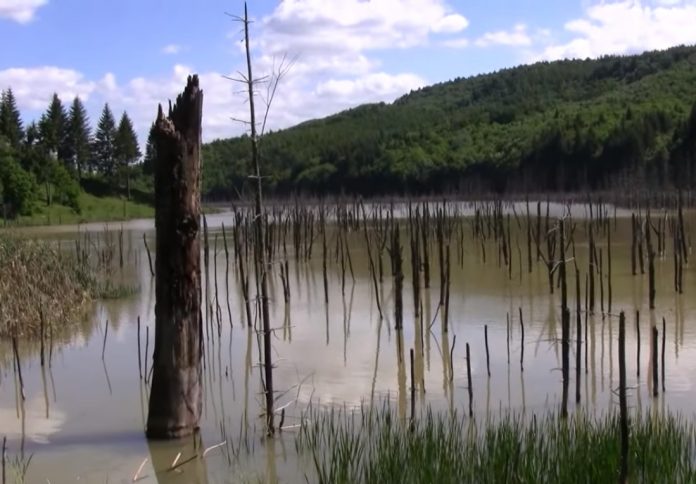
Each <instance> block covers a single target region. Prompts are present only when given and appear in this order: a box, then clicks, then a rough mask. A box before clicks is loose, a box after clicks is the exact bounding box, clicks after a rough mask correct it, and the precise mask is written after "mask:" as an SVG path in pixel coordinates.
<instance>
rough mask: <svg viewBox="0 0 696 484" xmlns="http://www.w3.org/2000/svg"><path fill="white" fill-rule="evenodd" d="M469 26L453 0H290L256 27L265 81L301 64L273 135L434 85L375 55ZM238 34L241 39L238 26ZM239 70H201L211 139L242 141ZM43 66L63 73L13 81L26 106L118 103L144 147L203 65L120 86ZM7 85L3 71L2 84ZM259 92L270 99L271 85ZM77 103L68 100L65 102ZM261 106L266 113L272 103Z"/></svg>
mask: <svg viewBox="0 0 696 484" xmlns="http://www.w3.org/2000/svg"><path fill="white" fill-rule="evenodd" d="M0 1H2V0H0ZM467 25H468V21H467V20H466V18H465V17H463V16H462V15H460V14H459V13H457V12H456V11H454V10H453V9H452V8H451V7H449V6H448V5H447V3H446V0H371V1H369V2H366V1H362V0H345V1H342V2H336V3H332V5H331V8H327V7H326V1H325V0H283V1H281V2H280V3H279V4H278V5H277V7H276V8H275V10H273V11H272V12H271V13H270V15H268V16H266V17H264V18H262V19H257V21H256V22H254V23H253V24H252V39H254V40H253V43H252V46H253V51H254V72H255V75H256V77H257V78H261V77H262V76H264V75H265V74H268V73H270V72H272V70H273V66H274V59H276V60H277V59H278V56H279V55H282V54H284V53H287V54H288V55H289V56H291V58H293V59H294V60H295V62H294V64H293V66H292V69H291V70H290V72H289V73H288V75H287V76H286V77H285V78H284V80H283V82H282V83H281V85H280V87H279V91H278V93H277V95H276V98H275V100H274V105H273V107H272V109H271V112H270V115H269V124H268V127H269V129H274V130H275V129H280V128H285V127H289V126H291V125H294V124H297V123H299V122H302V121H305V120H308V119H312V118H316V117H322V116H326V115H329V114H333V113H336V112H338V111H340V110H343V109H347V108H350V107H354V106H357V105H359V104H362V103H365V102H379V101H386V102H389V101H392V100H394V99H395V98H397V97H399V96H401V95H403V94H405V93H407V92H409V91H410V90H412V89H415V88H418V87H421V86H423V85H425V84H426V80H425V79H423V78H422V77H420V76H417V75H415V74H413V73H411V72H385V69H383V68H382V66H381V63H380V61H379V58H378V57H377V56H378V54H377V53H376V51H377V50H382V49H391V48H407V47H412V46H419V45H425V44H427V43H429V42H430V41H431V40H433V39H434V40H435V41H436V42H437V43H440V42H441V41H443V40H447V39H448V38H449V37H451V36H453V35H457V34H459V36H461V32H462V31H463V30H464V29H465V28H466V27H467ZM234 32H235V33H234V41H235V42H238V41H239V40H240V39H239V30H238V26H236V27H235V31H234ZM169 47H170V46H167V47H166V48H165V50H168V51H174V50H175V49H174V47H175V46H171V49H170V48H169ZM238 47H239V45H238ZM293 56H296V57H293ZM231 67H232V68H231V69H230V71H229V72H222V71H206V72H200V73H199V77H200V80H201V87H202V89H203V91H204V108H203V110H204V113H203V134H204V139H206V140H211V139H214V138H218V137H229V136H234V135H238V134H241V133H242V132H244V130H245V129H246V127H245V126H244V125H242V124H240V123H236V122H235V121H233V119H232V118H239V119H246V118H248V104H247V102H246V98H245V96H244V94H243V92H240V91H242V90H243V89H242V86H241V85H240V84H238V83H234V82H232V81H230V80H227V79H225V78H224V77H223V74H225V75H229V76H232V77H237V74H235V73H236V72H237V71H238V70H242V71H243V70H244V67H243V66H242V65H237V66H231ZM44 69H57V68H45V67H37V68H34V69H26V72H25V73H24V75H15V76H12V79H11V81H9V82H6V83H4V84H8V85H12V87H13V89H15V90H17V89H20V88H21V89H23V90H25V91H26V92H34V94H35V95H33V96H29V95H27V96H28V97H26V96H25V97H22V98H19V101H20V107H21V108H22V109H29V110H32V109H33V110H36V109H40V110H43V109H45V107H46V105H47V103H48V100H49V99H50V95H51V94H52V92H53V91H57V92H58V93H59V94H61V93H70V94H71V95H72V93H78V94H80V95H81V97H83V98H86V97H89V102H88V103H87V107H88V109H89V111H90V116H91V117H92V121H93V123H94V122H95V120H96V118H97V117H98V116H99V112H100V110H101V107H102V106H103V103H104V102H109V104H110V106H111V107H112V109H113V111H114V112H115V113H116V114H117V115H119V114H120V112H121V111H123V110H127V111H128V113H129V114H130V116H131V118H132V119H133V122H134V124H135V127H136V130H137V131H138V135H139V137H140V139H141V142H143V141H144V139H145V137H146V135H147V130H148V129H149V126H150V124H151V123H152V121H153V120H154V117H155V114H156V112H157V104H158V103H163V104H165V103H166V102H167V101H168V100H169V99H172V100H173V99H174V98H175V96H176V95H177V94H178V93H179V92H181V90H182V89H183V87H184V85H185V82H186V76H187V75H188V74H189V73H191V72H195V66H183V65H175V66H173V68H172V70H171V71H170V72H169V73H164V74H162V75H160V76H154V77H135V78H131V79H117V78H116V76H115V75H114V74H113V73H105V74H104V75H102V76H101V77H95V78H94V80H92V81H87V80H85V79H84V77H83V76H82V75H81V74H80V73H79V72H76V71H72V70H68V69H64V70H59V71H60V72H62V73H64V75H65V73H70V75H69V76H66V77H65V78H61V77H60V76H48V77H46V76H42V74H41V72H42V71H43V70H44ZM225 69H227V68H225ZM25 77H26V78H27V79H39V78H42V77H43V78H44V79H43V83H42V84H41V86H40V89H37V88H36V86H34V85H31V83H27V82H25V81H24V78H25ZM2 81H3V79H2V73H0V86H2V84H3V82H2ZM37 82H38V81H37ZM27 84H29V85H28V86H27ZM78 88H80V89H78ZM259 91H261V92H263V87H260V88H259ZM23 92H24V91H23ZM18 97H19V96H18ZM69 97H70V96H65V95H63V94H61V98H63V100H64V101H65V100H67V99H68V98H69ZM30 100H31V102H29V101H30ZM260 101H261V100H260ZM258 105H259V107H262V106H263V102H259V103H258Z"/></svg>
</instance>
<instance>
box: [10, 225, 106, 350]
mask: <svg viewBox="0 0 696 484" xmlns="http://www.w3.org/2000/svg"><path fill="white" fill-rule="evenodd" d="M92 284H93V277H92V275H91V274H90V273H89V272H88V271H86V270H85V268H84V267H83V266H82V265H81V264H76V263H75V260H74V259H73V258H71V257H70V256H68V255H66V254H64V253H63V252H61V251H60V250H59V248H58V247H57V246H55V245H52V244H49V243H47V242H37V241H30V240H25V239H20V238H11V237H0V301H2V304H0V336H17V337H29V338H32V337H39V336H40V329H41V321H42V318H43V320H44V323H45V326H44V330H45V331H48V330H49V327H50V328H58V329H61V328H64V327H67V326H70V325H73V324H76V323H79V321H80V320H81V319H82V316H83V315H84V311H85V310H86V308H87V307H88V303H89V301H90V300H91V286H92Z"/></svg>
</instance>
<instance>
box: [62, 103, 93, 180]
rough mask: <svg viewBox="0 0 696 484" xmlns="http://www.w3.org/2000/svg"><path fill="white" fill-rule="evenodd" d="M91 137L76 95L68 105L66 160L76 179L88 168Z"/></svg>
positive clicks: (82, 108)
mask: <svg viewBox="0 0 696 484" xmlns="http://www.w3.org/2000/svg"><path fill="white" fill-rule="evenodd" d="M91 137H92V135H91V130H90V127H89V118H88V117H87V111H86V110H85V107H84V105H83V104H82V101H80V98H79V97H76V98H75V99H74V100H73V103H72V106H70V115H69V119H68V149H67V152H66V162H67V164H68V165H69V166H70V167H71V169H72V170H74V171H75V172H76V173H77V177H78V180H79V179H81V178H82V173H83V172H84V171H85V170H87V169H88V168H89V162H90V156H91V152H90V143H91V142H92V140H91Z"/></svg>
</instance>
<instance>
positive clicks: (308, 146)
mask: <svg viewBox="0 0 696 484" xmlns="http://www.w3.org/2000/svg"><path fill="white" fill-rule="evenodd" d="M695 103H696V47H675V48H672V49H669V50H665V51H655V52H647V53H644V54H640V55H635V56H625V57H604V58H601V59H597V60H567V61H558V62H542V63H537V64H533V65H528V66H520V67H515V68H511V69H504V70H501V71H499V72H495V73H492V74H485V75H479V76H475V77H469V78H461V79H455V80H453V81H449V82H445V83H442V84H437V85H434V86H430V87H426V88H423V89H420V90H418V91H414V92H411V93H410V94H408V95H406V96H403V97H402V98H400V99H398V100H396V101H395V102H394V103H393V104H384V103H380V104H371V105H364V106H360V107H357V108H355V109H351V110H348V111H345V112H342V113H339V114H336V115H334V116H330V117H327V118H324V119H320V120H313V121H309V122H306V123H303V124H301V125H298V126H296V127H293V128H290V129H286V130H283V131H278V132H275V133H269V134H268V135H267V136H266V137H265V138H264V139H263V140H262V156H263V171H264V174H265V175H267V176H268V183H269V188H270V189H271V190H273V191H275V192H276V193H290V192H308V193H321V192H327V191H328V192H331V193H338V192H345V193H360V194H365V195H369V194H394V193H403V192H416V193H435V192H442V191H448V190H455V189H458V188H462V187H463V186H465V185H467V184H468V185H471V184H475V185H476V186H479V187H484V188H488V189H490V188H494V189H498V190H503V189H518V190H557V189H566V190H572V189H588V188H597V187H599V186H606V184H610V183H616V182H617V180H618V181H620V180H627V179H628V178H629V177H630V180H631V181H632V182H635V181H645V182H647V183H650V184H658V183H659V184H663V183H664V184H676V185H684V184H687V183H689V184H692V183H693V182H694V180H695V179H696V170H695V169H694V167H695V165H696V164H695V161H696V109H692V106H695ZM203 153H204V159H203V160H204V177H203V178H204V189H205V192H206V194H207V195H208V196H210V197H220V198H225V197H233V196H235V194H236V193H237V192H238V191H241V190H243V189H244V185H245V183H248V182H247V181H246V180H247V176H248V174H249V173H250V170H249V162H248V159H249V143H248V138H246V137H240V138H233V139H228V140H217V141H214V142H212V143H209V144H206V145H205V146H204V149H203Z"/></svg>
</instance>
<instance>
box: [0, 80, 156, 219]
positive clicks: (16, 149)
mask: <svg viewBox="0 0 696 484" xmlns="http://www.w3.org/2000/svg"><path fill="white" fill-rule="evenodd" d="M149 145H150V144H149ZM149 145H148V146H149ZM151 151H152V150H150V149H148V153H147V154H146V156H145V159H144V161H141V159H142V154H141V150H140V146H139V143H138V138H137V135H136V133H135V130H134V128H133V123H132V121H131V119H130V117H129V116H128V114H127V113H126V112H123V114H122V115H121V117H120V119H119V121H118V122H117V121H116V118H115V117H114V114H113V113H112V111H111V109H110V108H109V105H108V104H105V105H104V108H103V110H102V113H101V116H100V118H99V120H98V123H97V125H96V127H94V129H93V128H92V127H91V126H90V121H89V118H88V116H87V112H86V110H85V107H84V105H83V103H82V101H81V100H80V98H75V99H74V100H73V101H72V103H71V104H70V106H69V107H66V106H65V105H64V104H63V102H62V101H61V99H60V98H59V97H58V95H57V94H54V95H53V97H52V99H51V101H50V104H49V105H48V107H47V108H46V111H45V112H44V113H43V114H42V115H41V117H40V119H39V120H38V121H37V122H32V123H30V124H28V125H26V126H25V124H24V122H23V120H22V119H21V116H20V112H19V109H18V107H17V102H16V99H15V96H14V94H13V92H12V89H11V88H8V89H6V90H4V91H2V97H1V98H0V197H1V198H2V201H3V213H2V215H3V217H4V218H5V219H8V218H10V219H11V218H15V217H17V216H20V215H21V216H29V215H32V214H33V213H35V212H36V211H38V210H40V209H42V208H46V207H51V206H54V205H60V206H65V207H69V208H70V209H71V210H72V212H74V213H77V214H79V213H80V212H81V211H82V209H83V207H82V200H83V196H82V195H83V194H84V193H90V194H92V195H97V196H99V197H104V196H118V197H123V198H124V199H131V198H132V197H133V198H135V199H138V200H140V201H142V202H146V203H147V202H148V201H149V202H151V200H150V199H151V195H150V194H151V192H152V181H151V176H148V175H149V173H151V170H150V168H151V167H152V161H153V160H152V153H151Z"/></svg>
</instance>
